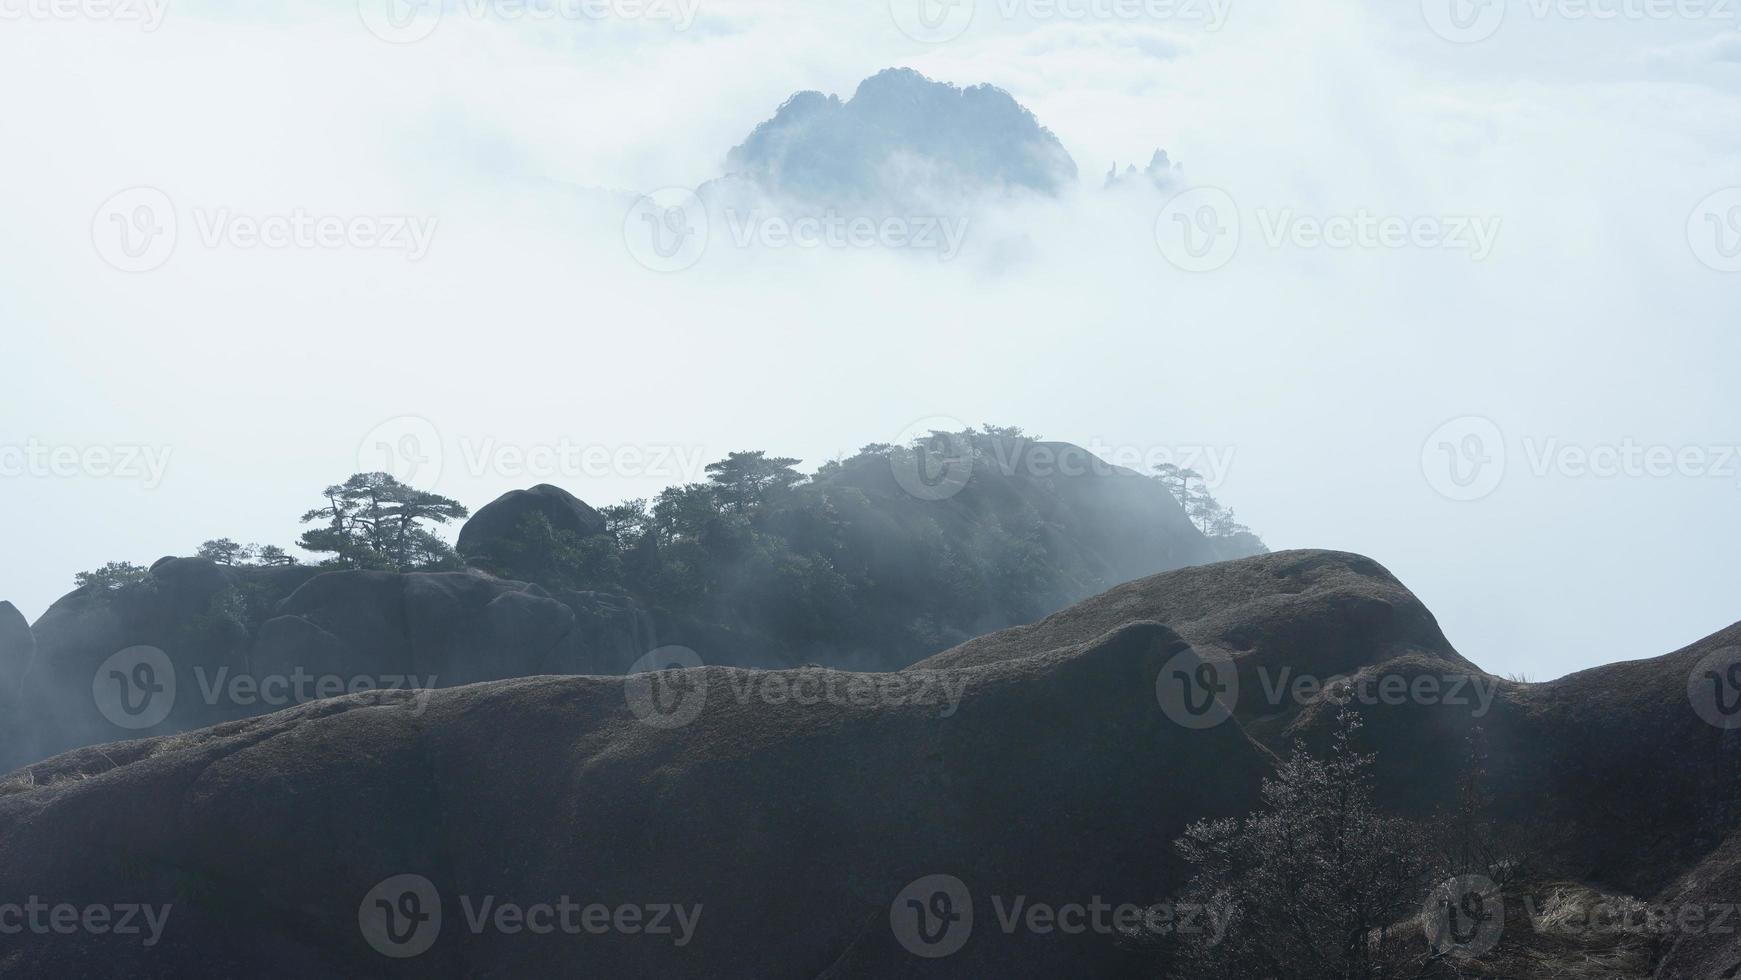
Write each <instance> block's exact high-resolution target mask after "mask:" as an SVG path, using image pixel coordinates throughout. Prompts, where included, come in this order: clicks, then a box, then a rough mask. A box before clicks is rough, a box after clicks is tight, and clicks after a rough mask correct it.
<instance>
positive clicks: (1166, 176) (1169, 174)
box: [1106, 148, 1181, 190]
mask: <svg viewBox="0 0 1741 980" xmlns="http://www.w3.org/2000/svg"><path fill="white" fill-rule="evenodd" d="M1180 169H1181V168H1180V167H1179V165H1178V164H1176V163H1174V162H1173V161H1172V160H1171V159H1169V158H1168V156H1167V151H1166V150H1162V149H1159V148H1156V150H1155V155H1154V156H1152V157H1150V158H1149V165H1148V166H1146V167H1144V168H1143V169H1141V170H1138V169H1137V168H1136V164H1134V163H1130V164H1126V165H1125V168H1124V173H1119V172H1118V161H1116V160H1114V161H1113V163H1112V169H1111V170H1108V171H1107V172H1106V186H1107V187H1108V188H1112V187H1121V186H1125V185H1127V184H1141V183H1142V182H1144V181H1147V182H1148V183H1149V184H1151V185H1153V186H1154V187H1155V188H1156V189H1157V190H1167V189H1168V188H1170V187H1172V186H1174V185H1175V184H1177V183H1178V182H1179V181H1180V180H1181V177H1180V173H1179V171H1180Z"/></svg>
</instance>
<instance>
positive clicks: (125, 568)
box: [73, 561, 151, 592]
mask: <svg viewBox="0 0 1741 980" xmlns="http://www.w3.org/2000/svg"><path fill="white" fill-rule="evenodd" d="M150 574H151V570H150V569H148V568H146V567H145V566H144V565H136V564H134V563H133V562H130V561H112V562H109V563H108V564H107V565H104V566H103V567H102V568H99V569H97V570H96V571H94V572H80V573H78V574H77V575H74V576H73V584H74V585H76V586H78V587H79V588H81V589H83V588H87V587H93V586H94V587H96V588H97V589H98V590H100V591H103V592H118V591H120V590H122V589H126V588H130V587H132V586H136V585H140V584H142V583H143V582H144V581H145V580H146V577H147V576H149V575H150Z"/></svg>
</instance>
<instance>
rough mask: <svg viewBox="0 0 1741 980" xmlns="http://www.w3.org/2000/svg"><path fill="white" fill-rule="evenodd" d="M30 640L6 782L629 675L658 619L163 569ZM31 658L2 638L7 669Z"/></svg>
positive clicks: (444, 577)
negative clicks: (286, 715)
mask: <svg viewBox="0 0 1741 980" xmlns="http://www.w3.org/2000/svg"><path fill="white" fill-rule="evenodd" d="M22 635H23V636H30V637H32V639H33V640H34V643H33V646H34V652H33V653H32V654H31V656H30V660H29V662H30V668H29V671H28V673H27V675H26V676H25V677H24V679H23V681H22V683H21V685H20V692H21V697H20V701H19V704H20V708H19V719H20V724H19V725H18V726H17V729H16V730H15V731H13V732H12V733H11V737H10V738H9V739H8V740H7V744H5V745H0V765H3V766H4V767H5V768H8V769H10V768H13V767H15V766H17V765H21V764H23V763H25V762H29V761H32V760H34V759H39V758H42V757H44V756H46V755H50V754H53V753H56V752H61V751H65V750H66V749H69V748H73V747H76V746H80V745H89V744H93V743H98V742H111V741H115V740H117V739H123V738H136V737H141V736H144V735H154V734H164V733H170V732H179V731H187V730H190V729H194V728H200V727H204V726H207V725H212V724H216V723H219V722H222V721H229V720H232V719H237V718H245V717H250V716H253V715H258V714H263V713H266V712H269V711H275V710H278V709H281V708H284V707H288V706H291V705H293V704H298V703H302V702H306V701H310V700H316V699H319V698H326V697H331V696H333V695H334V694H338V693H344V692H347V691H354V690H361V689H365V688H369V687H407V688H417V687H428V686H436V687H450V686H454V685H458V684H470V683H475V682H477V681H483V680H498V679H502V678H508V677H526V676H531V675H536V674H583V673H598V674H615V673H621V672H623V671H624V670H626V669H627V668H628V666H629V665H630V664H631V663H633V662H634V660H635V659H636V658H637V657H639V656H640V655H641V654H642V653H644V652H646V650H648V649H650V646H649V644H652V643H653V642H654V636H653V628H652V624H651V619H650V617H648V616H647V614H646V613H645V611H643V610H641V609H640V608H639V607H638V606H636V605H635V604H634V603H633V602H632V601H630V600H628V599H626V598H624V597H621V596H612V595H608V594H603V593H579V592H571V593H565V594H563V595H560V596H552V595H550V594H548V593H546V592H545V591H544V590H543V589H540V588H539V587H537V586H535V585H529V584H527V583H524V582H512V581H507V580H503V579H497V578H493V577H490V576H487V575H484V574H481V573H477V572H444V573H411V574H403V575H401V574H397V573H390V572H370V571H322V570H319V569H315V568H307V567H289V568H257V567H224V566H219V565H215V564H213V563H211V562H209V561H206V560H204V559H198V558H175V559H167V560H165V561H162V562H159V563H158V564H157V565H156V566H155V567H154V568H153V569H152V572H151V576H150V578H149V579H147V581H146V582H145V583H144V584H143V585H141V586H136V587H130V588H126V589H121V590H116V591H114V592H104V591H100V590H94V589H81V590H79V591H78V592H74V593H72V594H71V595H69V596H67V597H66V598H64V599H62V600H60V601H59V602H57V603H55V605H54V606H53V607H51V608H50V609H49V610H48V612H47V613H45V614H44V615H43V617H42V618H41V619H40V620H38V621H37V623H36V625H35V627H34V628H33V629H31V630H28V631H25V632H24V633H23V634H22ZM20 646H21V641H20V640H18V639H14V640H12V641H11V643H10V644H8V643H7V642H6V641H5V640H4V639H0V664H5V663H6V662H7V656H8V653H9V652H10V651H15V650H17V649H19V648H20ZM14 659H15V655H14Z"/></svg>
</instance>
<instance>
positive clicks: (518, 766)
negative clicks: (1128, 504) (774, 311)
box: [0, 624, 1265, 977]
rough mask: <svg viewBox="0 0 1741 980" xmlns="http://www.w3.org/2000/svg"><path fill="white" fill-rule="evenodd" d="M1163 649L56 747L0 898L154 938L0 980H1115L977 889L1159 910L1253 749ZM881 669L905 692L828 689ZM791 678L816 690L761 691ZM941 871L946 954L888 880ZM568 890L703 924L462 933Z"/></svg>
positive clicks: (1133, 630)
mask: <svg viewBox="0 0 1741 980" xmlns="http://www.w3.org/2000/svg"><path fill="white" fill-rule="evenodd" d="M1182 648H1183V644H1182V643H1181V642H1180V641H1179V640H1178V638H1177V637H1176V636H1175V635H1174V634H1173V633H1171V631H1169V630H1166V629H1165V628H1163V627H1160V626H1157V625H1154V624H1139V625H1135V626H1132V627H1128V628H1126V629H1123V630H1120V631H1117V632H1115V633H1113V634H1111V635H1109V636H1106V637H1104V638H1102V639H1101V640H1099V641H1097V642H1094V643H1091V644H1088V645H1086V646H1085V647H1084V648H1083V649H1081V650H1079V651H1071V652H1068V653H1056V654H1048V655H1042V656H1039V657H1033V658H1027V659H1023V660H1019V661H1011V662H1008V663H1002V664H995V665H990V666H987V667H980V668H969V669H964V670H955V671H946V672H942V673H941V674H940V675H938V676H937V677H935V678H934V679H933V682H934V683H935V684H936V685H937V686H936V687H935V688H933V689H932V693H931V694H930V695H925V694H922V693H920V689H919V688H917V687H916V686H913V685H912V684H911V681H912V678H911V676H910V675H881V679H879V678H878V677H877V676H876V675H851V674H844V673H840V672H835V671H825V670H817V671H810V672H803V673H798V672H778V673H775V672H760V671H738V670H731V669H727V668H701V669H697V670H694V671H689V672H685V674H684V675H682V676H681V678H680V683H679V687H678V690H679V691H680V693H677V694H672V695H671V698H670V699H668V700H666V701H661V702H659V703H661V704H664V705H667V706H669V704H670V703H671V701H672V700H674V701H675V703H676V705H677V708H676V713H675V714H673V715H671V716H670V717H681V716H682V714H683V712H684V709H685V708H686V707H687V705H688V704H689V703H699V714H698V715H696V716H695V718H694V720H693V721H692V722H691V723H689V724H687V725H681V726H679V727H662V726H661V725H655V724H650V723H648V722H647V721H645V720H643V715H642V714H638V713H637V710H636V709H637V708H639V709H640V710H641V711H642V712H649V711H652V710H654V709H652V708H651V707H650V706H651V705H653V704H654V703H655V702H654V701H653V700H651V697H652V695H651V693H650V689H649V687H648V685H647V682H646V677H647V675H641V678H642V679H641V680H639V681H636V680H626V679H604V678H584V677H580V678H536V679H528V680H519V681H507V682H499V683H493V684H485V685H478V686H472V687H465V688H458V689H453V690H444V691H438V692H432V693H425V694H421V695H407V694H402V693H381V692H377V693H371V694H366V695H356V696H351V697H346V698H341V699H338V700H334V701H328V702H323V703H319V704H311V705H306V706H303V707H300V708H295V709H291V710H289V711H286V712H282V713H279V714H275V715H270V716H266V717H263V718H256V719H251V720H247V721H242V722H237V723H232V724H228V725H224V726H220V727H218V728H214V729H210V730H207V731H204V732H198V733H193V734H189V735H183V736H176V737H172V738H160V739H153V740H146V741H139V742H129V743H122V744H117V745H111V746H106V747H104V748H103V749H102V750H100V751H99V750H96V749H90V750H84V751H81V752H76V753H72V754H70V755H66V756H62V757H60V758H58V759H55V760H52V761H50V762H48V763H44V764H41V765H38V766H36V767H33V768H32V769H31V770H28V771H27V772H26V773H25V774H22V778H21V779H19V780H18V785H17V787H16V788H15V789H14V790H13V791H12V792H9V793H5V794H0V894H6V895H28V894H38V895H44V896H48V895H54V896H64V898H63V900H66V901H73V902H93V901H99V900H101V901H107V902H120V901H127V902H139V903H172V904H173V906H174V907H173V909H172V912H171V919H170V922H169V926H168V928H167V930H166V931H165V932H164V934H163V938H162V941H161V942H160V943H159V944H158V945H157V946H156V947H155V948H153V949H149V950H147V949H142V948H140V946H139V944H138V943H137V942H136V941H135V942H131V943H129V942H125V941H122V940H121V939H120V938H119V937H107V938H105V937H86V938H83V939H80V940H79V941H76V942H68V941H67V940H66V937H61V936H53V937H42V936H21V937H18V938H19V942H17V943H15V944H13V945H11V946H10V947H9V951H8V952H7V953H6V954H5V955H4V956H0V975H3V976H72V975H80V976H90V977H107V976H176V975H188V976H191V975H217V974H219V973H222V974H224V975H257V976H286V977H289V976H296V977H306V976H328V975H346V976H454V977H458V976H492V975H498V976H659V977H749V976H794V977H797V976H809V977H814V976H824V975H826V976H840V977H847V976H937V977H943V976H991V975H1009V974H1013V973H1015V972H1021V973H1024V974H1029V975H1036V974H1040V973H1046V974H1050V975H1065V974H1067V973H1076V974H1078V975H1109V974H1115V973H1117V972H1119V970H1120V969H1121V967H1122V965H1123V964H1124V959H1123V957H1124V954H1123V953H1121V952H1120V951H1119V949H1118V948H1117V945H1116V944H1115V943H1114V942H1113V941H1112V938H1111V937H1108V936H1105V935H1086V936H1078V937H1070V936H1060V935H1058V934H1055V933H1054V934H1050V935H1037V934H1033V933H1030V932H1028V931H1026V930H1018V931H1017V933H1016V934H1015V935H1006V934H1004V932H1003V931H1002V929H1001V928H1000V927H999V925H998V920H997V916H996V913H995V908H994V905H993V903H992V901H991V897H992V896H993V895H997V896H1001V897H1002V898H1003V900H1004V901H1006V902H1007V901H1009V900H1011V899H1013V897H1014V896H1017V895H1026V896H1029V899H1030V900H1042V899H1043V900H1046V901H1052V902H1059V903H1062V902H1082V903H1088V902H1090V901H1091V900H1092V899H1093V898H1094V897H1095V896H1102V897H1103V898H1104V899H1106V900H1107V901H1109V902H1113V903H1118V902H1127V901H1128V902H1138V903H1146V902H1150V901H1154V900H1157V899H1158V898H1160V897H1161V896H1163V895H1164V894H1165V893H1166V892H1167V891H1168V890H1169V889H1170V888H1171V887H1172V886H1173V885H1174V884H1175V882H1174V880H1173V878H1172V874H1173V872H1174V869H1172V868H1170V867H1169V866H1168V864H1167V862H1165V861H1156V860H1149V859H1148V857H1152V856H1154V855H1159V854H1162V853H1164V852H1165V851H1166V849H1167V848H1166V843H1167V841H1168V840H1170V839H1171V837H1172V836H1173V835H1175V834H1176V833H1178V832H1179V831H1180V830H1181V829H1182V827H1183V826H1184V824H1185V822H1186V821H1188V820H1190V819H1192V818H1194V817H1196V816H1199V815H1203V814H1225V813H1232V812H1237V811H1239V810H1241V809H1243V808H1246V807H1248V806H1249V805H1250V804H1251V802H1252V800H1253V794H1254V792H1255V789H1256V785H1257V782H1258V779H1259V778H1260V776H1261V774H1262V772H1263V771H1264V769H1265V761H1264V756H1263V753H1262V752H1261V750H1259V749H1258V748H1257V747H1256V746H1254V745H1253V744H1252V743H1250V742H1249V741H1248V740H1247V739H1246V738H1245V736H1244V735H1243V734H1242V733H1241V732H1240V731H1239V730H1238V728H1237V727H1233V726H1228V727H1222V728H1218V729H1214V730H1210V731H1202V732H1196V731H1187V730H1185V729H1182V728H1179V727H1177V726H1174V725H1172V724H1170V723H1169V722H1167V720H1166V719H1165V718H1164V717H1163V716H1162V715H1161V713H1160V712H1159V711H1157V710H1156V708H1155V702H1154V699H1153V693H1152V692H1153V678H1154V675H1155V672H1156V671H1157V670H1158V669H1159V667H1160V665H1161V664H1162V663H1163V662H1164V661H1165V660H1166V659H1167V658H1168V657H1169V656H1170V655H1171V654H1172V653H1173V652H1174V651H1176V650H1179V649H1182ZM888 678H902V679H903V683H906V684H908V686H907V687H906V689H905V691H904V693H902V694H900V695H895V694H893V693H889V692H885V693H883V694H873V695H862V694H861V695H857V696H855V695H853V694H851V693H849V692H851V691H853V690H860V691H863V690H865V688H862V687H857V688H855V687H853V686H852V685H868V684H875V683H885V684H886V683H888V680H887V679H888ZM800 679H802V680H803V682H804V683H805V684H809V685H812V687H810V688H808V689H809V690H814V691H825V690H828V689H829V688H830V686H833V687H834V689H836V690H838V691H839V692H841V693H840V694H838V695H837V696H824V697H822V698H820V699H814V698H812V699H787V698H779V697H768V696H766V692H768V691H779V690H784V689H785V687H784V685H789V684H795V683H797V682H798V681H799V680H800ZM685 683H686V684H687V685H688V687H687V689H683V684H685ZM637 685H639V686H637ZM948 689H953V690H955V691H957V692H958V694H959V702H958V703H957V705H956V708H955V710H954V711H953V712H952V713H951V712H950V710H949V708H948V704H949V698H948V697H947V696H944V695H942V693H941V692H943V691H944V690H948ZM668 693H669V692H668ZM693 698H700V699H702V700H701V701H700V702H689V701H687V700H685V699H693ZM806 700H819V703H804V701H806ZM645 717H651V718H661V717H664V716H659V715H654V714H646V715H645ZM1133 853H1135V854H1142V855H1145V858H1144V859H1143V860H1131V855H1132V854H1133ZM408 873H409V874H418V875H422V876H424V877H425V878H427V879H428V880H429V881H430V882H431V883H432V885H433V887H434V888H435V890H436V891H437V892H438V893H439V894H440V896H441V906H442V912H443V917H444V918H443V924H442V927H441V929H440V933H439V938H437V939H436V940H435V941H434V943H433V945H432V946H431V947H430V948H429V950H428V951H427V952H425V953H423V954H422V955H421V956H418V957H417V958H415V959H408V960H402V961H401V960H394V959H389V958H387V957H384V956H382V955H380V954H378V953H377V952H376V951H375V950H373V949H372V948H370V946H369V945H368V944H367V943H366V941H365V939H364V938H363V936H362V934H361V933H360V930H359V928H358V921H357V919H358V908H359V905H361V904H362V903H363V899H364V896H365V895H367V894H368V893H369V892H370V891H371V889H373V888H374V887H375V886H376V885H377V884H378V883H380V882H381V881H383V880H385V879H388V878H391V877H394V876H396V875H401V874H408ZM935 874H947V875H952V876H955V877H957V878H959V879H960V880H961V881H962V882H963V883H964V884H966V886H967V887H968V888H969V889H970V890H971V892H972V895H973V899H972V901H973V905H974V913H975V922H974V925H973V929H972V935H971V939H970V940H969V941H968V943H967V944H966V946H965V947H963V949H962V951H961V952H959V953H957V954H956V955H954V956H951V957H949V958H947V959H942V960H928V959H922V958H919V957H915V956H913V955H911V954H909V953H908V952H907V951H906V950H905V949H903V948H902V947H901V946H900V944H899V941H898V940H897V939H896V934H895V932H894V930H893V929H892V928H891V924H890V907H891V904H893V903H894V900H895V898H896V896H897V895H899V894H900V893H901V892H902V890H903V888H905V887H906V886H907V885H908V884H909V883H911V882H913V881H915V880H917V879H920V878H924V877H926V876H929V875H935ZM563 895H567V896H570V897H571V898H572V899H573V900H574V901H575V902H576V903H579V904H582V905H585V904H589V903H593V902H602V903H605V904H607V905H612V906H615V905H619V904H624V903H642V904H652V903H679V904H683V905H686V906H688V907H690V908H693V907H695V906H700V908H701V912H700V918H699V920H698V923H699V924H698V927H697V929H696V930H695V932H694V936H693V939H692V941H691V942H689V943H688V944H687V945H686V946H683V947H677V946H676V945H675V944H674V943H673V942H672V941H671V939H672V937H655V936H647V935H640V936H629V935H606V936H579V937H576V936H566V935H562V934H560V933H557V934H553V935H549V936H534V935H526V934H519V935H503V934H500V933H498V932H496V931H494V930H493V929H491V930H486V931H485V932H484V933H483V934H481V935H480V934H473V933H472V932H471V931H470V929H469V928H468V926H467V918H466V906H465V904H464V903H462V902H461V900H460V897H461V896H466V897H468V898H469V899H470V900H471V901H472V902H473V903H474V905H475V903H476V902H478V901H481V900H482V899H483V898H484V897H485V896H495V897H496V899H497V901H499V902H516V903H521V904H526V905H531V904H535V903H538V902H556V901H557V900H558V899H559V898H560V897H561V896H563Z"/></svg>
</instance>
